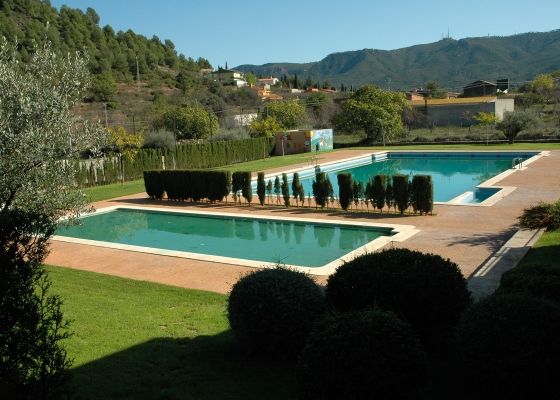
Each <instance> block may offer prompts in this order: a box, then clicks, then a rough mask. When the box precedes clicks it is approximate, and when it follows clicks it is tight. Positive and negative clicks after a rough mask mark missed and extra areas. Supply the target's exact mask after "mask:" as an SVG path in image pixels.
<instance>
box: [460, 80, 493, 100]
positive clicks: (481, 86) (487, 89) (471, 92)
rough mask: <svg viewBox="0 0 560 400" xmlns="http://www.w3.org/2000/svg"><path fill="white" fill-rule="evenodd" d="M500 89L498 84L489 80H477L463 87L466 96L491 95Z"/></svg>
mask: <svg viewBox="0 0 560 400" xmlns="http://www.w3.org/2000/svg"><path fill="white" fill-rule="evenodd" d="M497 90H498V85H496V84H495V83H492V82H488V81H482V80H479V81H476V82H473V83H471V84H470V85H467V86H465V87H464V88H463V96H464V97H480V96H491V95H493V94H494V93H496V91H497Z"/></svg>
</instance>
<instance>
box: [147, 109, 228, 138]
mask: <svg viewBox="0 0 560 400" xmlns="http://www.w3.org/2000/svg"><path fill="white" fill-rule="evenodd" d="M154 127H155V128H156V129H166V130H168V131H171V132H176V133H177V139H206V138H209V137H210V134H211V133H212V134H214V133H217V132H218V128H219V125H218V118H216V116H215V115H214V114H211V113H208V112H207V111H205V110H203V109H202V108H198V107H192V106H186V107H181V108H169V109H167V110H166V111H164V112H163V113H162V114H161V115H159V116H158V117H157V118H156V119H155V120H154Z"/></svg>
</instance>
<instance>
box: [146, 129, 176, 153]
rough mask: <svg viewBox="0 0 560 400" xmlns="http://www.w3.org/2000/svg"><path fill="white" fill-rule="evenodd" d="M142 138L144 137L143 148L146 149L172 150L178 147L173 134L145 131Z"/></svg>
mask: <svg viewBox="0 0 560 400" xmlns="http://www.w3.org/2000/svg"><path fill="white" fill-rule="evenodd" d="M142 136H143V137H144V141H143V142H142V147H144V148H146V149H171V148H173V147H175V146H176V145H177V141H176V140H175V135H174V134H173V132H169V131H165V130H159V131H145V132H144V133H143V134H142Z"/></svg>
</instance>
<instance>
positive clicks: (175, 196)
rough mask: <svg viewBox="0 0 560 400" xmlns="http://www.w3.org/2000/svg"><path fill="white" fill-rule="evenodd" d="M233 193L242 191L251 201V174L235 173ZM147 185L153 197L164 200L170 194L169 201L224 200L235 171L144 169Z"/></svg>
mask: <svg viewBox="0 0 560 400" xmlns="http://www.w3.org/2000/svg"><path fill="white" fill-rule="evenodd" d="M233 182H235V185H236V186H235V188H234V190H235V189H237V190H236V191H234V193H237V192H238V191H239V190H241V192H242V194H243V197H245V199H246V200H247V201H248V202H249V203H250V202H251V198H252V193H251V189H250V188H251V173H250V172H236V173H235V174H234V179H233ZM144 185H145V186H146V193H147V194H148V196H150V198H152V199H157V200H161V199H162V198H163V197H164V193H167V198H168V200H179V201H185V200H189V201H201V200H204V199H206V200H208V201H210V202H212V203H213V202H216V201H223V199H224V197H225V198H227V196H228V194H229V193H230V190H231V189H232V174H231V172H229V171H208V170H151V171H144Z"/></svg>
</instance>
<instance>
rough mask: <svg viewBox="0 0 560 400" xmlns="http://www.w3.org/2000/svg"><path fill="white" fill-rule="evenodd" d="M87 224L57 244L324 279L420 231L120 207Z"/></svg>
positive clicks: (62, 232) (70, 230) (68, 232)
mask: <svg viewBox="0 0 560 400" xmlns="http://www.w3.org/2000/svg"><path fill="white" fill-rule="evenodd" d="M82 222H83V225H82V226H74V227H71V228H68V229H66V228H61V229H59V230H58V231H57V233H56V237H55V238H56V239H58V240H65V241H72V242H76V243H83V244H90V245H97V246H105V247H112V248H118V249H124V250H133V251H142V252H148V253H156V254H164V255H172V256H179V257H185V258H193V259H200V260H208V261H215V262H225V263H228V264H237V265H246V266H253V267H262V266H266V265H270V264H273V263H275V262H277V261H278V262H281V263H282V264H286V265H291V266H294V267H298V268H303V269H304V270H307V271H312V272H313V273H319V274H322V273H324V274H328V273H331V272H332V271H333V270H334V268H336V267H337V266H338V265H340V264H341V263H342V262H344V260H349V259H351V258H353V257H354V256H355V255H356V254H357V253H359V252H365V251H375V250H376V249H378V248H380V247H382V246H384V245H386V244H387V243H389V242H391V241H401V240H404V239H405V238H407V237H408V236H410V235H412V234H414V233H416V232H417V230H415V229H414V227H411V226H408V225H381V224H374V223H362V222H360V223H338V222H324V221H318V220H310V219H301V218H300V219H298V218H281V217H275V218H269V217H265V216H259V217H255V216H251V215H235V214H224V213H221V214H214V213H203V212H196V211H188V212H170V211H166V210H162V209H145V208H115V207H112V208H107V209H104V210H100V211H99V212H96V213H95V214H92V215H89V216H87V217H85V218H83V219H82Z"/></svg>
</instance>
